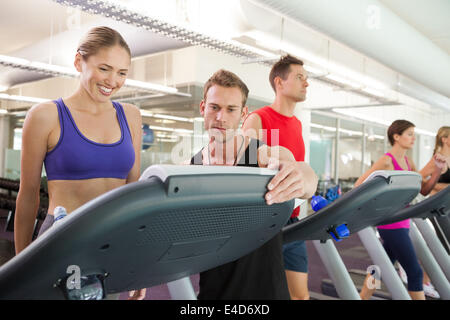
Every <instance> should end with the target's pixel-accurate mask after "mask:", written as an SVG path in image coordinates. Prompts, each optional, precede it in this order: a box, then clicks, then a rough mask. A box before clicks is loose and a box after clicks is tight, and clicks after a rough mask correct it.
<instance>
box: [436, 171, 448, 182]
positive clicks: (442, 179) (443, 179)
mask: <svg viewBox="0 0 450 320" xmlns="http://www.w3.org/2000/svg"><path fill="white" fill-rule="evenodd" d="M438 183H450V168H447V171H445V172H444V173H443V174H441V176H440V177H439V180H438Z"/></svg>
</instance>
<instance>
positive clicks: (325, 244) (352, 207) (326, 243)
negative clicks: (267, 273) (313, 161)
mask: <svg viewBox="0 0 450 320" xmlns="http://www.w3.org/2000/svg"><path fill="white" fill-rule="evenodd" d="M421 181H422V177H421V176H420V175H419V174H418V173H415V172H400V171H375V172H374V173H372V174H371V175H370V176H369V177H368V178H367V179H366V182H365V183H363V184H361V185H360V186H358V187H356V188H354V189H352V190H351V191H349V192H347V193H345V194H344V195H343V196H342V197H340V198H338V199H337V200H335V201H334V202H332V203H331V204H329V205H328V206H326V207H324V208H322V209H321V210H319V211H317V212H316V213H314V214H312V215H310V216H308V217H306V218H304V219H302V220H300V221H298V222H297V223H295V224H291V225H289V226H286V227H285V228H283V235H284V241H285V243H288V242H291V241H295V240H313V244H314V247H315V249H316V250H317V252H318V253H319V256H320V258H321V260H322V262H323V264H324V266H325V268H326V269H327V272H328V274H329V276H330V277H331V279H332V280H331V281H332V283H333V284H334V286H335V289H336V292H337V295H338V297H339V298H341V299H345V300H359V299H360V296H359V293H358V291H357V289H356V287H355V285H354V283H353V281H352V280H351V278H350V275H349V273H348V271H347V269H346V267H345V265H344V263H343V261H342V259H341V257H340V256H339V253H338V251H337V249H336V247H335V245H334V243H333V242H332V241H331V239H334V240H335V241H341V240H343V239H345V238H347V237H348V236H349V235H350V234H353V233H357V232H359V231H361V230H363V229H365V228H367V227H368V226H372V225H377V224H379V223H380V222H382V221H384V220H386V219H387V218H388V217H389V216H391V215H392V214H393V213H394V212H396V211H398V210H400V209H401V208H403V207H404V206H406V205H407V204H408V203H410V202H411V201H412V200H413V199H414V198H415V197H416V195H417V194H418V193H419V191H420V187H421Z"/></svg>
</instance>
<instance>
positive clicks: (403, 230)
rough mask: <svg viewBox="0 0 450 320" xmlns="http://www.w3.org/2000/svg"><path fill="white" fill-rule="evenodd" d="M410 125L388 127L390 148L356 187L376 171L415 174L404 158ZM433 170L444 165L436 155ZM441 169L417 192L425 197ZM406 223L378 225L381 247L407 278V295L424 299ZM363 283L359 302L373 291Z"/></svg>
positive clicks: (411, 133)
mask: <svg viewBox="0 0 450 320" xmlns="http://www.w3.org/2000/svg"><path fill="white" fill-rule="evenodd" d="M414 127H415V126H414V124H413V123H411V122H409V121H407V120H396V121H394V122H393V123H392V124H391V125H390V127H389V128H388V139H389V143H390V144H391V146H392V148H391V149H390V150H389V152H387V153H386V154H385V155H383V156H382V157H381V158H380V159H378V161H377V162H375V163H374V164H373V166H372V167H371V168H370V169H369V170H368V171H366V172H365V173H364V174H363V175H362V176H361V177H360V178H359V179H358V180H357V181H356V182H355V187H357V186H359V185H360V184H361V183H363V182H364V180H365V179H366V178H367V177H368V176H369V175H370V174H371V173H372V172H374V171H376V170H408V171H417V170H416V166H415V165H414V162H413V161H412V159H410V158H408V157H407V156H406V152H407V151H408V150H409V149H412V147H413V146H414V141H415V140H416V138H415V134H414ZM434 162H435V163H436V168H441V167H442V166H443V165H444V160H443V159H442V157H440V156H439V155H435V156H434ZM440 170H441V169H439V170H438V169H436V170H435V171H434V172H433V173H432V175H431V177H430V179H429V180H427V181H426V182H422V188H421V191H420V193H421V194H423V195H427V194H428V193H429V192H430V191H431V190H432V189H433V186H434V185H435V184H436V182H437V180H438V179H439V175H440ZM409 226H410V220H409V219H408V220H403V221H399V222H396V223H392V224H389V225H383V226H378V233H379V234H380V237H381V239H382V240H383V247H384V249H385V250H386V253H387V254H388V256H389V258H390V259H391V261H392V263H394V262H395V261H398V262H399V263H400V264H401V265H402V267H403V268H404V270H405V271H406V275H407V277H408V292H409V295H410V296H411V298H412V299H414V300H425V295H424V291H423V272H422V269H421V267H420V265H419V262H418V259H417V256H416V253H415V251H414V247H413V244H412V242H411V238H410V237H409ZM368 279H369V275H368V276H367V277H366V280H365V281H364V286H363V288H362V290H361V293H360V296H361V299H364V300H367V299H369V298H370V297H371V296H372V294H373V292H374V289H369V287H368V286H367V281H368Z"/></svg>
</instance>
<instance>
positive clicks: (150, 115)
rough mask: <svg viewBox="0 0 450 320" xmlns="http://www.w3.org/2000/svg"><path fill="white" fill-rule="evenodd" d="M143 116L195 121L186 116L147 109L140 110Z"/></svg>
mask: <svg viewBox="0 0 450 320" xmlns="http://www.w3.org/2000/svg"><path fill="white" fill-rule="evenodd" d="M140 112H141V116H143V117H151V118H158V119H166V120H175V121H185V122H194V119H190V118H185V117H177V116H171V115H167V114H157V113H152V112H150V111H147V110H142V109H141V110H140Z"/></svg>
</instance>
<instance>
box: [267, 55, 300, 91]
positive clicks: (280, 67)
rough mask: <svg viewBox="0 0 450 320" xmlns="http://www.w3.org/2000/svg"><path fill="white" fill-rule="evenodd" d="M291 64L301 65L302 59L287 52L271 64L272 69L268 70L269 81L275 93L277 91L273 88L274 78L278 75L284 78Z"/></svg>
mask: <svg viewBox="0 0 450 320" xmlns="http://www.w3.org/2000/svg"><path fill="white" fill-rule="evenodd" d="M291 64H298V65H301V66H303V61H302V60H300V59H297V58H296V57H293V56H291V55H289V54H288V55H285V56H283V57H281V58H280V60H278V62H277V63H275V64H274V65H273V67H272V70H270V74H269V81H270V85H271V86H272V88H273V91H275V93H276V92H277V90H276V89H275V78H276V77H280V78H281V79H283V80H286V77H287V75H288V74H289V72H290V71H291Z"/></svg>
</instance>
